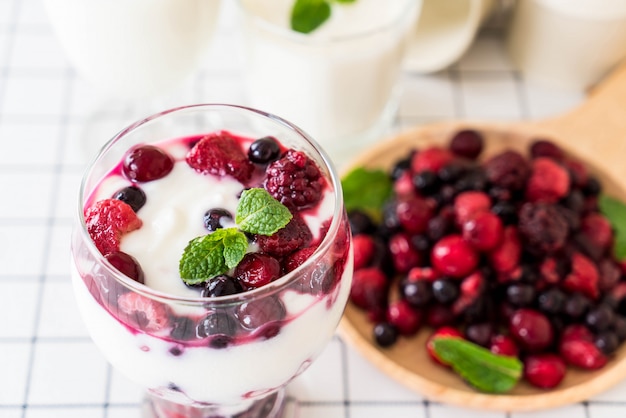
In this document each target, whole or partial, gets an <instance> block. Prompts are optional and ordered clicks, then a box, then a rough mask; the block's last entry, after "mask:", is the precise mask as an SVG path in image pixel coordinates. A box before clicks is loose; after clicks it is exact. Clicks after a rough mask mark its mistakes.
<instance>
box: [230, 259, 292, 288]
mask: <svg viewBox="0 0 626 418" xmlns="http://www.w3.org/2000/svg"><path fill="white" fill-rule="evenodd" d="M280 273H281V269H280V263H279V262H278V260H276V259H275V258H274V257H272V256H271V255H268V254H263V253H248V254H246V255H245V256H244V257H243V259H242V260H241V261H240V262H239V264H238V265H237V267H236V268H235V277H236V278H237V279H238V280H239V282H240V283H241V284H242V285H243V286H244V288H245V289H255V288H257V287H261V286H264V285H266V284H268V283H270V282H273V281H274V280H276V279H277V278H279V277H280Z"/></svg>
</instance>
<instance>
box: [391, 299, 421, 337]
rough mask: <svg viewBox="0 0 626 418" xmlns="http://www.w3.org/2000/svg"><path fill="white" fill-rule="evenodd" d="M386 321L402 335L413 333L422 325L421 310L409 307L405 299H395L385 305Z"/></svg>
mask: <svg viewBox="0 0 626 418" xmlns="http://www.w3.org/2000/svg"><path fill="white" fill-rule="evenodd" d="M387 321H389V323H390V324H391V325H393V326H395V327H396V328H397V329H398V331H399V332H400V334H402V335H413V334H415V333H416V332H417V330H418V329H419V327H420V326H421V325H422V311H421V310H418V309H415V308H413V307H411V305H410V304H409V303H408V302H407V301H406V300H402V299H400V300H397V301H395V302H392V303H390V304H389V306H388V307H387Z"/></svg>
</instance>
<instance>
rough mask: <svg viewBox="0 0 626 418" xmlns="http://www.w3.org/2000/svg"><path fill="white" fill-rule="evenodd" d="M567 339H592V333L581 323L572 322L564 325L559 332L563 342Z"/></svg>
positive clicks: (590, 340)
mask: <svg viewBox="0 0 626 418" xmlns="http://www.w3.org/2000/svg"><path fill="white" fill-rule="evenodd" d="M569 341H589V342H592V341H593V333H592V332H591V331H590V330H589V328H587V327H586V326H584V325H582V324H572V325H568V326H567V327H565V329H564V330H563V332H562V333H561V341H560V343H561V344H563V343H565V342H569Z"/></svg>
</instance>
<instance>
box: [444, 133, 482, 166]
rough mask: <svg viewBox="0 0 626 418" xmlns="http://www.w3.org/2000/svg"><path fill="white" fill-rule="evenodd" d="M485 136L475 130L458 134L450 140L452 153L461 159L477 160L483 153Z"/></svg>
mask: <svg viewBox="0 0 626 418" xmlns="http://www.w3.org/2000/svg"><path fill="white" fill-rule="evenodd" d="M483 142H484V140H483V136H482V135H481V134H480V133H479V132H476V131H474V130H471V129H467V130H463V131H459V132H457V133H456V134H455V135H454V136H453V137H452V139H451V140H450V151H452V153H453V154H455V155H458V156H459V157H464V158H469V159H470V160H475V159H476V157H478V156H479V155H480V153H481V152H482V151H483Z"/></svg>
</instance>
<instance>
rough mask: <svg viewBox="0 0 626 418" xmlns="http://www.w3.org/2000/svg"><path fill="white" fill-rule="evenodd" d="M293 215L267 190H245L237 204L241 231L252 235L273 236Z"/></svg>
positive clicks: (238, 223)
mask: <svg viewBox="0 0 626 418" xmlns="http://www.w3.org/2000/svg"><path fill="white" fill-rule="evenodd" d="M292 217H293V215H292V214H291V212H289V209H287V207H286V206H285V205H283V204H282V203H280V202H279V201H278V200H276V199H274V197H273V196H272V195H270V194H269V193H268V192H267V190H265V189H261V188H253V189H248V190H244V191H243V193H242V194H241V198H240V199H239V203H238V204H237V212H236V213H235V222H236V223H237V225H238V226H239V229H241V230H242V231H245V232H249V233H251V234H258V235H273V234H275V233H276V232H277V231H278V230H279V229H282V228H284V227H285V225H287V224H288V223H289V221H290V220H291V218H292Z"/></svg>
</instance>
